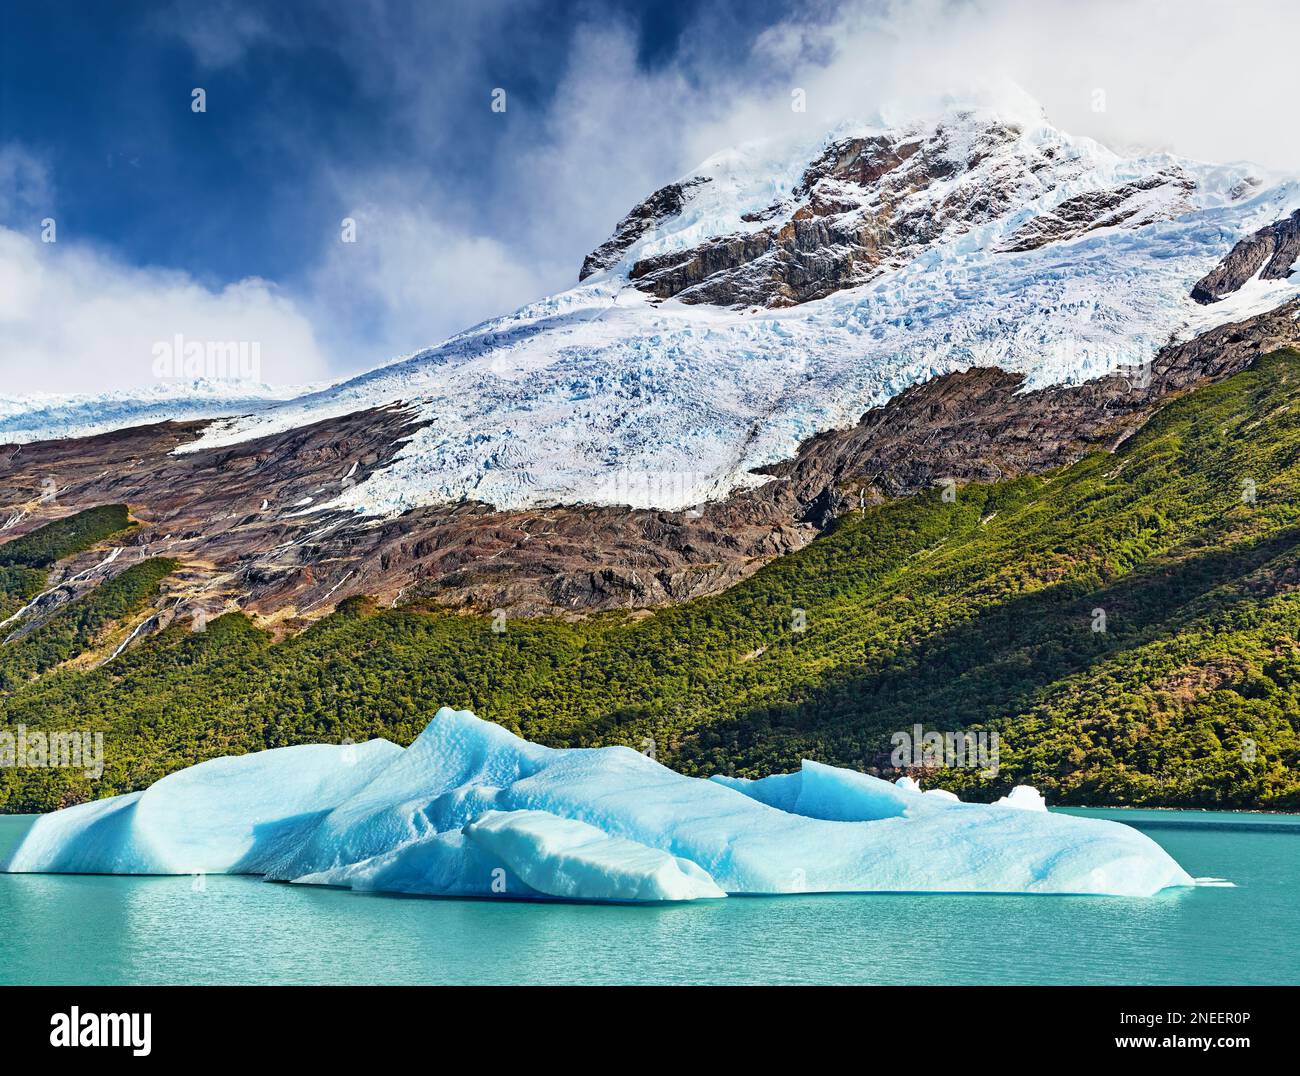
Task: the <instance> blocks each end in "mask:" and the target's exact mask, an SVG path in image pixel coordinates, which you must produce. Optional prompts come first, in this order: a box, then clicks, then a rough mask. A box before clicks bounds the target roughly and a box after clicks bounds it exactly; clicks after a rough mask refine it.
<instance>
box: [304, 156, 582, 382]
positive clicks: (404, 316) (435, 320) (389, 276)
mask: <svg viewBox="0 0 1300 1076" xmlns="http://www.w3.org/2000/svg"><path fill="white" fill-rule="evenodd" d="M358 188H359V189H358V192H357V193H358V197H360V195H361V193H362V192H364V193H365V194H368V195H369V197H368V198H367V199H366V200H364V201H361V202H360V203H357V204H356V208H355V209H352V210H350V213H349V216H350V219H352V220H354V221H355V222H356V230H355V236H356V241H355V242H351V243H348V242H344V241H343V239H342V229H341V227H340V228H339V229H338V230H336V231H335V232H334V234H333V235H332V236H331V237H330V238H329V239H328V240H327V241H326V243H325V246H324V249H323V250H322V252H321V254H320V257H319V259H318V261H317V263H316V265H315V267H314V268H313V269H312V271H311V273H310V274H309V276H308V278H307V280H306V281H305V282H304V284H303V287H302V290H303V292H304V299H303V302H304V306H305V308H306V309H309V310H310V311H311V313H312V316H313V320H314V321H315V323H316V324H317V326H318V328H319V331H320V333H321V335H322V337H323V338H324V339H325V340H326V341H327V343H328V344H329V347H330V349H331V351H332V352H333V353H334V354H335V355H337V356H339V357H340V361H341V362H344V363H348V359H349V358H350V363H349V365H351V366H352V367H354V368H367V367H370V366H375V365H378V364H379V363H381V362H383V361H385V360H386V359H388V358H392V357H395V356H397V355H401V354H405V353H407V352H410V351H414V350H418V349H419V348H421V347H425V346H431V345H433V344H436V343H439V342H440V341H442V340H443V339H445V338H446V337H448V336H451V335H452V334H454V333H456V332H459V331H460V330H462V329H465V328H468V327H469V326H471V325H473V324H475V323H477V322H479V321H482V320H484V319H485V318H489V317H493V316H495V315H497V314H501V313H503V312H505V311H508V310H511V309H514V308H515V307H517V306H521V305H523V304H524V303H526V302H529V301H531V300H533V299H536V298H539V297H540V296H542V295H544V294H546V293H547V292H548V291H549V290H550V288H549V287H548V285H549V284H550V283H551V282H552V281H553V280H554V278H555V276H556V274H555V272H554V270H553V269H552V270H551V271H550V272H549V273H548V271H547V266H546V265H545V263H541V264H539V263H537V262H531V261H527V260H522V259H521V258H520V252H519V251H518V250H516V249H512V247H511V246H510V245H509V244H508V243H507V242H503V241H502V240H499V239H496V238H493V237H491V236H487V235H481V234H475V233H473V232H470V231H467V230H465V229H464V228H462V227H459V226H457V224H456V223H455V222H454V220H452V219H450V217H449V215H448V214H447V213H446V212H445V207H444V208H442V209H440V207H439V206H438V204H437V201H436V200H434V199H433V196H432V195H431V194H430V192H428V191H427V190H425V189H424V188H423V187H422V186H420V185H419V184H418V182H417V181H412V180H406V181H402V180H399V179H398V178H397V177H394V176H388V177H384V178H383V179H372V180H370V181H369V182H367V183H360V184H358ZM345 204H354V203H350V202H349V203H345ZM339 223H340V225H341V223H342V221H340V222H339Z"/></svg>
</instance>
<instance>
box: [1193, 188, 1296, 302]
mask: <svg viewBox="0 0 1300 1076" xmlns="http://www.w3.org/2000/svg"><path fill="white" fill-rule="evenodd" d="M1297 258H1300V209H1298V210H1296V211H1295V212H1294V213H1292V214H1291V216H1289V217H1284V218H1283V219H1282V220H1279V221H1276V222H1275V223H1273V224H1270V225H1269V226H1268V227H1267V228H1261V229H1260V230H1259V231H1257V232H1256V233H1255V234H1254V235H1251V236H1247V237H1246V238H1245V239H1243V240H1242V241H1241V242H1240V243H1238V244H1237V245H1236V246H1235V247H1233V248H1232V250H1230V251H1229V252H1228V254H1227V256H1226V257H1225V258H1224V259H1223V261H1221V262H1219V264H1218V265H1216V266H1215V267H1214V268H1213V269H1212V270H1211V271H1210V272H1209V273H1207V274H1206V275H1205V276H1203V277H1202V278H1201V279H1200V280H1198V281H1197V282H1196V284H1195V286H1194V287H1193V288H1192V298H1193V299H1195V300H1196V301H1197V302H1198V303H1201V304H1202V305H1207V304H1209V303H1217V302H1218V301H1219V300H1220V299H1224V298H1226V297H1227V296H1229V295H1231V294H1232V293H1233V292H1235V291H1236V290H1237V289H1238V288H1240V287H1241V286H1242V285H1243V284H1245V283H1246V281H1248V280H1250V279H1252V278H1253V277H1254V276H1255V274H1256V273H1258V274H1259V277H1260V279H1261V280H1285V279H1286V278H1287V277H1288V276H1290V275H1291V272H1292V267H1293V266H1294V265H1295V263H1296V259H1297Z"/></svg>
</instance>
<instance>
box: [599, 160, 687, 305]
mask: <svg viewBox="0 0 1300 1076" xmlns="http://www.w3.org/2000/svg"><path fill="white" fill-rule="evenodd" d="M708 182H709V180H708V179H704V178H695V179H688V180H684V181H683V182H681V183H669V184H668V185H667V186H666V187H660V188H659V189H658V190H657V191H655V192H654V194H652V195H650V197H649V198H647V199H646V200H645V201H644V202H642V203H641V204H640V205H638V206H637V207H636V208H635V209H633V210H632V212H631V213H629V214H628V215H627V216H626V217H624V218H623V219H622V220H621V221H619V222H618V226H617V227H616V228H615V229H614V234H613V235H612V236H611V237H610V238H609V239H607V240H605V242H603V243H601V245H600V246H598V247H597V248H596V249H595V250H593V251H592V252H591V253H590V254H588V255H587V256H586V258H584V259H583V261H582V270H581V271H580V272H579V273H578V279H579V280H586V279H587V277H589V276H591V275H592V274H593V273H599V272H600V271H601V270H604V269H608V268H609V267H610V266H611V265H616V264H617V263H618V260H619V259H620V258H621V257H622V256H623V252H624V251H626V250H627V248H628V247H630V246H631V245H632V244H633V243H635V242H636V241H637V240H638V239H640V238H641V237H642V236H643V235H645V233H646V232H648V231H650V230H651V229H652V228H654V227H656V226H657V225H659V224H661V223H663V222H664V221H666V220H671V219H672V218H673V217H675V216H677V214H678V213H680V212H681V211H682V210H683V209H684V208H685V207H686V203H687V201H688V200H689V199H690V196H691V193H692V192H693V190H694V189H695V188H696V187H698V186H699V185H700V184H702V183H708Z"/></svg>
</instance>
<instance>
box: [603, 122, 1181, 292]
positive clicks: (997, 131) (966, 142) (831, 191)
mask: <svg viewBox="0 0 1300 1076" xmlns="http://www.w3.org/2000/svg"><path fill="white" fill-rule="evenodd" d="M1021 134H1022V132H1021V130H1020V128H1018V127H1016V126H1013V125H1009V124H1005V123H1002V122H988V123H984V124H982V125H975V124H973V123H972V121H971V120H970V117H969V116H967V115H966V114H958V115H957V116H956V117H955V118H954V119H953V120H952V121H950V122H945V123H941V124H939V125H938V126H937V127H935V128H934V129H933V130H930V131H925V132H915V131H913V132H900V133H898V134H896V135H895V134H889V135H872V136H864V137H856V138H848V139H843V140H841V141H838V142H835V143H833V144H831V145H830V146H829V147H828V148H827V149H826V150H825V151H824V152H823V153H822V154H821V155H820V156H819V157H818V158H817V159H816V160H814V161H812V162H811V163H810V164H809V165H808V166H807V168H806V170H805V171H804V173H803V175H802V177H801V179H800V181H799V182H798V183H797V184H795V186H794V187H793V189H792V190H791V191H790V194H789V195H788V196H787V197H786V198H784V199H782V200H779V201H777V202H775V203H773V204H772V205H770V206H768V207H767V208H766V209H763V210H761V211H757V212H751V213H747V214H745V215H744V216H742V217H741V220H742V221H743V222H745V223H748V224H762V225H763V227H760V228H756V229H752V230H743V231H734V232H731V233H729V234H724V235H717V236H714V237H712V238H710V239H708V240H706V241H705V242H703V243H700V244H698V245H696V246H693V247H690V248H688V249H682V250H671V251H667V252H664V253H656V254H652V255H649V256H646V257H643V258H640V259H638V260H637V261H635V262H634V263H633V264H632V265H631V266H630V267H629V270H628V278H629V280H630V282H631V283H632V284H633V285H634V286H635V287H637V288H639V289H640V290H642V291H645V292H648V293H650V294H652V295H655V296H657V297H659V298H662V299H666V298H672V297H675V298H677V299H680V300H681V301H682V302H687V303H708V304H714V305H722V306H765V307H788V306H794V305H797V304H799V303H804V302H808V301H810V300H813V299H820V298H824V297H825V296H827V295H830V294H832V293H834V292H836V291H840V290H842V289H844V288H852V287H857V286H859V285H862V284H865V283H867V282H869V281H871V280H872V279H873V278H874V277H875V276H877V275H879V274H880V273H881V272H883V271H885V270H887V269H890V268H894V267H897V266H899V265H902V264H904V263H906V262H907V261H908V260H910V259H911V258H912V257H914V256H915V255H917V254H918V253H920V252H921V251H923V250H924V249H925V248H926V247H927V246H929V245H930V244H932V243H934V242H935V241H936V240H941V239H948V238H952V237H955V236H958V235H961V234H963V233H964V232H967V231H969V230H970V229H971V228H975V227H978V226H980V225H982V224H986V223H988V222H990V221H994V220H997V219H999V218H1001V217H1003V216H1005V215H1006V214H1008V213H1009V212H1011V211H1012V210H1013V209H1015V208H1016V206H1018V205H1022V204H1024V203H1025V202H1026V201H1033V200H1034V199H1036V198H1039V197H1042V196H1043V195H1045V194H1049V193H1050V192H1051V191H1053V190H1055V189H1057V187H1058V186H1059V185H1060V184H1062V183H1066V182H1069V181H1071V180H1072V179H1075V178H1077V175H1078V174H1079V169H1080V167H1081V166H1080V165H1079V164H1078V163H1077V162H1076V161H1074V160H1073V159H1071V158H1070V156H1069V155H1068V154H1066V153H1063V152H1062V151H1061V150H1060V149H1059V148H1058V147H1057V146H1054V145H1051V144H1046V145H1029V144H1021V143H1020V142H1019V139H1020V136H1021ZM1193 189H1194V184H1193V182H1192V180H1191V179H1189V178H1188V177H1187V176H1185V175H1183V174H1182V173H1180V172H1179V171H1177V170H1176V169H1171V170H1168V171H1165V172H1161V173H1158V174H1154V175H1150V176H1145V177H1142V178H1139V179H1137V180H1134V181H1133V182H1131V183H1129V184H1126V185H1123V186H1120V187H1117V188H1114V189H1112V190H1103V191H1089V192H1086V193H1083V194H1079V195H1076V196H1073V197H1070V198H1067V199H1065V200H1064V201H1063V202H1061V203H1060V204H1058V205H1057V206H1056V208H1055V209H1054V210H1053V211H1051V212H1047V213H1044V214H1042V215H1041V216H1039V217H1035V218H1033V219H1031V220H1030V221H1029V222H1028V223H1026V224H1024V225H1023V226H1021V228H1020V229H1019V230H1018V231H1017V232H1015V233H1014V234H1013V235H1012V236H1011V237H1010V238H1009V239H1008V240H1007V241H1006V243H1005V245H1004V246H1003V247H1001V248H1000V249H1002V250H1005V251H1006V252H1013V251H1024V250H1031V249H1034V248H1036V247H1039V246H1042V245H1044V244H1047V243H1051V242H1057V241H1060V240H1064V239H1071V238H1074V237H1076V236H1079V235H1082V234H1084V233H1085V232H1087V231H1090V230H1092V229H1095V228H1104V227H1113V226H1125V227H1135V228H1136V227H1140V226H1142V225H1144V224H1149V223H1152V222H1153V221H1156V220H1161V219H1166V218H1168V217H1172V216H1174V215H1176V214H1177V213H1178V212H1181V211H1182V210H1183V209H1184V208H1186V204H1185V196H1186V195H1187V194H1188V192H1190V191H1191V190H1193ZM665 192H667V195H666V196H665ZM661 196H663V197H661ZM676 198H677V195H676V194H674V192H673V191H672V189H671V188H664V190H663V191H660V192H657V193H656V195H654V196H652V199H651V200H649V201H648V202H646V203H643V204H642V205H641V206H638V207H637V209H635V210H633V212H632V214H630V215H629V216H628V217H627V218H625V220H624V221H623V222H622V223H621V224H620V225H619V229H618V231H617V233H616V234H615V236H614V237H613V238H612V239H611V240H609V242H607V243H606V244H604V246H602V247H600V248H599V249H598V250H597V251H595V252H593V254H591V255H590V256H589V257H588V259H587V262H586V263H584V265H583V273H582V275H583V276H586V275H588V273H589V272H590V271H593V270H592V269H591V268H590V267H591V266H596V267H600V268H605V267H608V266H610V265H613V264H614V263H615V262H616V261H617V260H618V258H619V257H620V256H621V255H622V254H623V253H624V252H625V251H627V249H628V248H629V247H630V246H631V245H632V244H633V243H634V242H635V241H636V240H637V238H639V237H640V236H641V235H643V234H644V233H645V231H646V228H647V227H648V224H646V223H645V221H647V220H661V219H664V218H663V217H662V216H659V215H657V214H658V212H659V210H658V209H657V208H656V205H657V204H662V205H663V206H664V207H667V208H671V205H672V204H674V200H675V199H676ZM652 203H654V204H652Z"/></svg>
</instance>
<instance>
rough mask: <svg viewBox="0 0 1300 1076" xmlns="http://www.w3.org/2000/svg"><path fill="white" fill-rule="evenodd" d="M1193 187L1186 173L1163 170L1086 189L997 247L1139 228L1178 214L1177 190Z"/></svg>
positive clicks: (1019, 247) (1011, 248) (1020, 247)
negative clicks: (1119, 183) (1112, 185)
mask: <svg viewBox="0 0 1300 1076" xmlns="http://www.w3.org/2000/svg"><path fill="white" fill-rule="evenodd" d="M1193 189H1194V184H1193V183H1192V181H1191V180H1190V179H1189V178H1188V177H1187V176H1184V175H1182V174H1180V173H1178V172H1162V173H1160V174H1158V175H1154V176H1145V177H1143V178H1142V179H1139V180H1136V181H1135V182H1133V183H1127V184H1125V185H1124V186H1122V187H1115V188H1113V189H1111V190H1105V191H1085V192H1084V193H1083V194H1076V195H1075V196H1074V197H1072V198H1067V199H1065V201H1063V202H1061V204H1060V205H1058V206H1057V207H1056V208H1055V209H1053V210H1052V211H1051V212H1049V213H1044V214H1042V215H1041V216H1037V217H1034V218H1033V219H1032V220H1030V221H1029V222H1028V223H1027V224H1025V225H1023V226H1022V227H1021V228H1019V229H1018V230H1017V231H1016V232H1015V233H1013V234H1012V235H1011V236H1010V237H1009V238H1008V239H1007V241H1006V242H1005V243H1004V244H1003V245H1002V246H1001V247H1000V248H999V249H1000V250H1002V251H1003V252H1004V253H1008V254H1011V253H1016V252H1019V251H1025V250H1037V249H1038V248H1039V247H1042V246H1046V245H1047V244H1048V243H1059V242H1062V241H1065V240H1068V239H1077V238H1078V237H1079V236H1081V235H1084V234H1086V233H1087V232H1091V231H1095V230H1096V229H1098V228H1115V227H1120V226H1125V227H1130V228H1140V227H1142V226H1143V225H1146V224H1152V223H1154V222H1155V221H1157V220H1163V219H1166V218H1167V217H1169V216H1172V215H1174V214H1175V213H1177V212H1178V211H1179V209H1180V208H1181V206H1180V199H1179V195H1180V192H1181V194H1183V195H1186V194H1189V193H1190V192H1191V191H1192V190H1193ZM1153 195H1154V197H1153Z"/></svg>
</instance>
